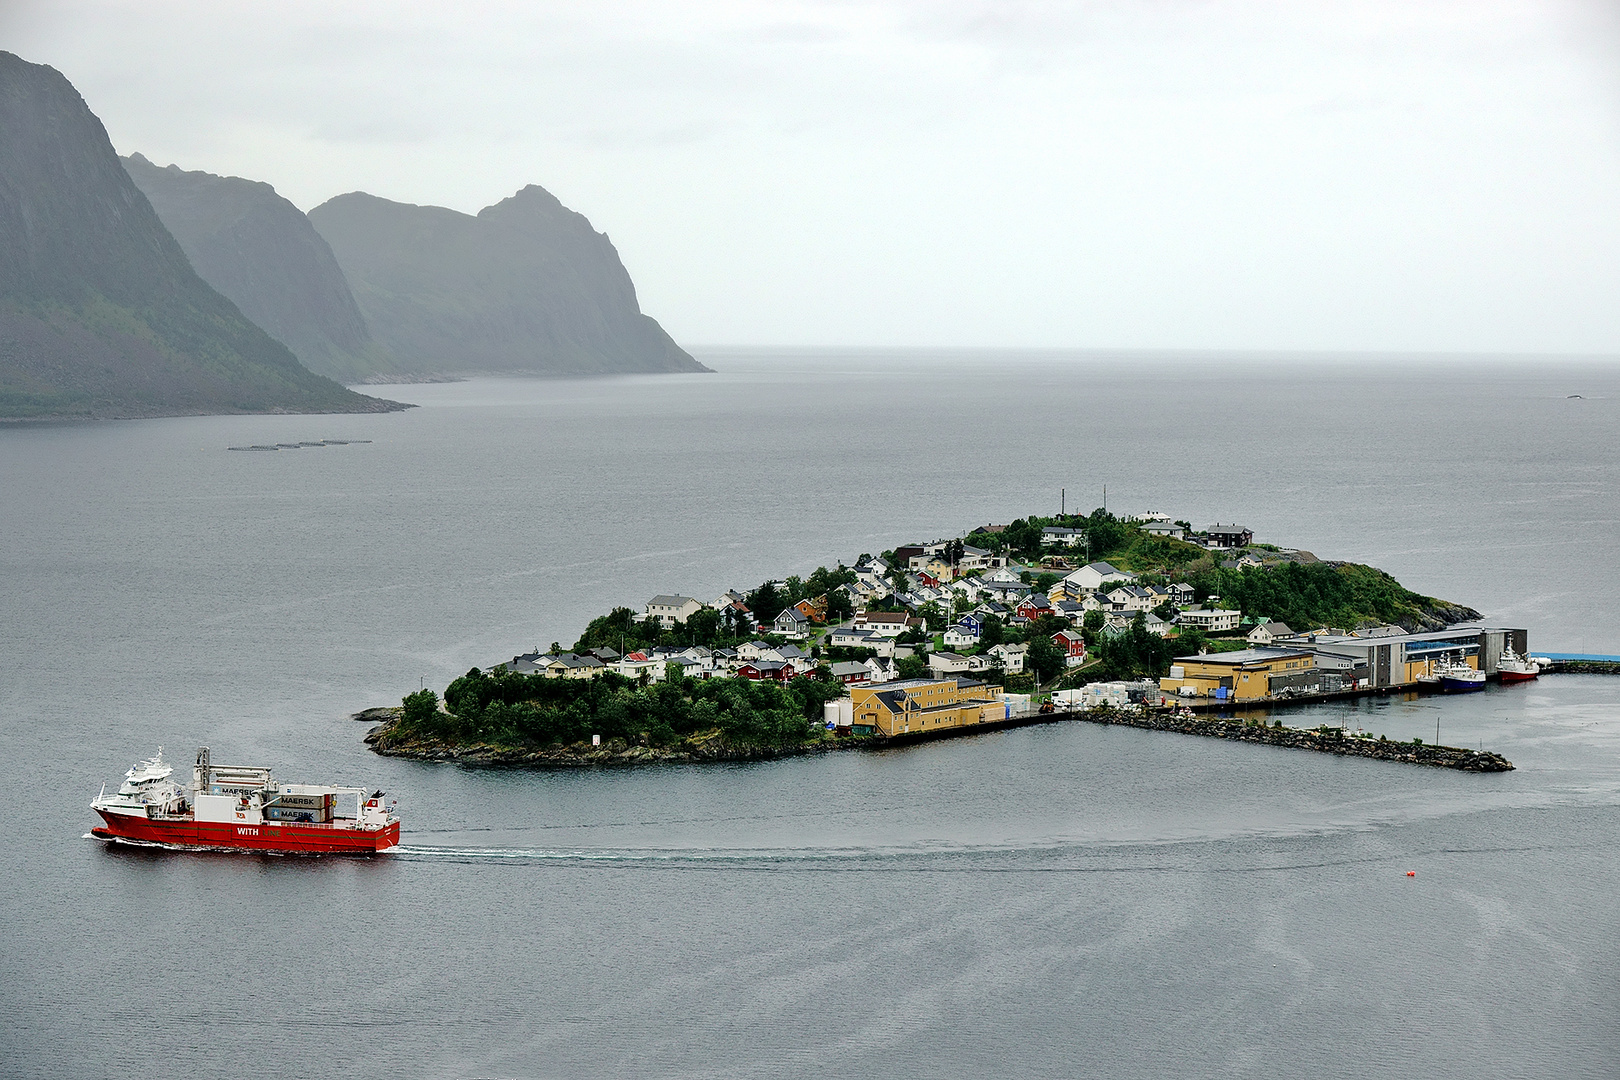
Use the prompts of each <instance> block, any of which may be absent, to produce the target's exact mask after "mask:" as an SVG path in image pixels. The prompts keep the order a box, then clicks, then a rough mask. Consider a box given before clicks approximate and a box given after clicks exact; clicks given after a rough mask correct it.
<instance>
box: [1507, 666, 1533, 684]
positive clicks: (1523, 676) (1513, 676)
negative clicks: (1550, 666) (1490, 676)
mask: <svg viewBox="0 0 1620 1080" xmlns="http://www.w3.org/2000/svg"><path fill="white" fill-rule="evenodd" d="M1538 674H1540V673H1539V672H1536V671H1509V670H1508V669H1507V668H1503V669H1502V671H1501V675H1502V681H1503V682H1505V683H1510V682H1529V681H1530V680H1531V679H1533V678H1535V677H1536V676H1537V675H1538Z"/></svg>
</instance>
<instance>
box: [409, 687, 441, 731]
mask: <svg viewBox="0 0 1620 1080" xmlns="http://www.w3.org/2000/svg"><path fill="white" fill-rule="evenodd" d="M438 715H439V695H438V694H436V693H434V692H433V691H432V690H418V691H416V692H415V693H413V694H406V695H405V697H404V700H403V701H401V702H400V723H401V726H403V727H405V728H407V729H409V730H411V731H420V732H427V731H430V730H431V729H432V728H433V727H434V726H435V722H436V721H437V719H438Z"/></svg>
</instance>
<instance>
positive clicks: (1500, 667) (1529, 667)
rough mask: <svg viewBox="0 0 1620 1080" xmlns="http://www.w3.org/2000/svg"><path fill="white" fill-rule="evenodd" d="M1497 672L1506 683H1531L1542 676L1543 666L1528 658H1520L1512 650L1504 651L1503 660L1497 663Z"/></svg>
mask: <svg viewBox="0 0 1620 1080" xmlns="http://www.w3.org/2000/svg"><path fill="white" fill-rule="evenodd" d="M1496 670H1497V671H1498V672H1500V673H1501V676H1502V681H1503V682H1505V683H1513V682H1529V681H1530V680H1531V679H1533V678H1535V677H1536V676H1537V675H1540V674H1541V665H1540V664H1538V663H1536V662H1535V661H1534V660H1532V659H1530V658H1529V657H1528V656H1520V655H1519V654H1518V653H1516V652H1514V651H1513V650H1512V649H1504V650H1503V651H1502V659H1501V660H1499V661H1497V664H1496Z"/></svg>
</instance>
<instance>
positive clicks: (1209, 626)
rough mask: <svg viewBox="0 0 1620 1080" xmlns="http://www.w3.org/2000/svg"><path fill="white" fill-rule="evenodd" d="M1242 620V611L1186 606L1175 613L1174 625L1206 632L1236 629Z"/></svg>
mask: <svg viewBox="0 0 1620 1080" xmlns="http://www.w3.org/2000/svg"><path fill="white" fill-rule="evenodd" d="M1242 621H1243V613H1242V612H1240V611H1231V610H1229V609H1227V608H1188V609H1187V610H1186V611H1183V612H1180V613H1179V614H1177V615H1176V625H1178V626H1188V627H1191V628H1192V629H1194V630H1202V631H1204V633H1206V634H1219V633H1223V632H1225V631H1227V630H1236V629H1237V627H1238V623H1240V622H1242Z"/></svg>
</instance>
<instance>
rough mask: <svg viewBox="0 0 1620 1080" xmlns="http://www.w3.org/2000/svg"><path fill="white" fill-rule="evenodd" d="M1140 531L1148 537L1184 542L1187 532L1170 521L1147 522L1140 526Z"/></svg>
mask: <svg viewBox="0 0 1620 1080" xmlns="http://www.w3.org/2000/svg"><path fill="white" fill-rule="evenodd" d="M1142 531H1143V532H1145V533H1147V534H1148V535H1149V536H1162V537H1165V538H1166V539H1169V540H1185V539H1186V538H1187V530H1186V529H1183V528H1182V527H1181V526H1180V525H1177V524H1175V523H1174V522H1170V521H1149V522H1145V523H1144V524H1143V525H1142Z"/></svg>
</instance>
